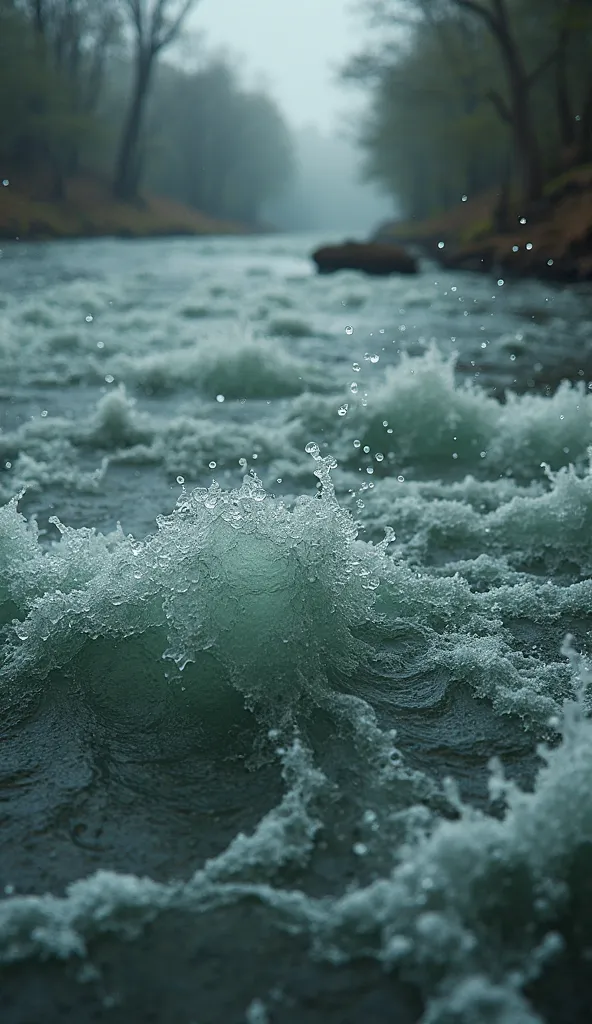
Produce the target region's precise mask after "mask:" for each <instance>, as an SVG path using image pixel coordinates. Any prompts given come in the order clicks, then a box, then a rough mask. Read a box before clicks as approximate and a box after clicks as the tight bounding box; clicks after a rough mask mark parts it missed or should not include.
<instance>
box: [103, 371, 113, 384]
mask: <svg viewBox="0 0 592 1024" xmlns="http://www.w3.org/2000/svg"><path fill="white" fill-rule="evenodd" d="M105 380H106V382H107V384H112V383H113V381H114V380H115V377H114V376H113V374H112V373H107V374H105Z"/></svg>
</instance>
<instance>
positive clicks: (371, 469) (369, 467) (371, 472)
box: [366, 466, 374, 476]
mask: <svg viewBox="0 0 592 1024" xmlns="http://www.w3.org/2000/svg"><path fill="white" fill-rule="evenodd" d="M366 472H367V474H368V476H372V474H373V472H374V467H373V466H366Z"/></svg>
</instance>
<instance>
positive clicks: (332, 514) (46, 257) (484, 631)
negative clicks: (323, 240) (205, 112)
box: [0, 237, 592, 1024]
mask: <svg viewBox="0 0 592 1024" xmlns="http://www.w3.org/2000/svg"><path fill="white" fill-rule="evenodd" d="M313 241H314V240H312V239H305V238H296V237H294V238H290V237H285V238H283V237H279V238H278V237H274V238H268V239H265V238H261V239H255V240H253V239H239V240H228V239H224V240H207V241H195V240H191V241H189V240H184V241H174V242H166V241H165V242H163V241H159V242H146V243H125V242H111V241H105V242H92V243H90V242H89V243H71V244H60V245H45V246H24V247H20V246H13V247H8V248H7V249H5V250H4V253H3V254H2V258H1V259H0V281H1V291H0V359H1V366H2V376H1V378H0V417H1V418H0V423H1V425H2V430H1V431H0V467H2V468H1V470H0V496H1V497H2V500H3V502H4V507H3V508H1V509H0V638H1V640H2V644H3V646H2V653H1V655H0V707H1V709H2V712H3V715H2V721H3V726H2V737H3V743H2V746H1V748H0V790H1V799H2V805H1V807H2V810H1V820H2V831H1V833H0V885H1V886H2V887H4V899H3V900H2V901H1V902H0V961H1V962H2V963H3V965H4V966H3V968H2V970H3V986H2V994H0V1007H2V1010H3V1014H4V1016H3V1020H4V1019H6V1020H9V1021H11V1022H16V1024H25V1022H28V1024H37V1022H39V1024H41V1021H43V1024H48V1022H53V1021H56V1022H57V1021H58V1020H59V1021H61V1022H63V1021H68V1022H72V1024H74V1022H76V1024H79V1022H80V1024H84V1022H86V1021H95V1020H103V1019H105V1020H110V1021H116V1022H119V1021H121V1022H122V1024H123V1022H124V1021H125V1022H128V1021H130V1020H142V1021H143V1020H146V1021H149V1020H154V1021H158V1022H163V1021H166V1022H168V1021H171V1022H172V1021H175V1022H176V1024H190V1022H195V1024H198V1022H199V1024H209V1022H212V1024H213V1022H217V1021H222V1020H223V1021H225V1022H226V1021H228V1022H234V1021H236V1022H239V1021H246V1022H247V1024H265V1022H276V1021H277V1022H282V1024H283V1022H286V1024H288V1022H290V1024H291V1022H297V1021H305V1022H307V1024H309V1022H310V1024H316V1022H317V1021H319V1022H320V1021H327V1020H331V1021H335V1022H347V1021H351V1022H352V1024H361V1022H366V1021H380V1022H385V1024H386V1022H387V1021H389V1022H390V1021H392V1020H397V1021H400V1022H406V1021H410V1022H411V1021H419V1020H421V1021H423V1022H424V1024H449V1022H454V1024H456V1022H459V1024H461V1022H462V1024H464V1022H466V1024H473V1022H475V1024H480V1022H483V1024H486V1022H495V1024H527V1022H528V1024H532V1022H535V1021H549V1022H555V1021H557V1022H562V1024H563V1022H564V1021H568V1020H570V1021H571V1020H573V1021H584V1020H587V1019H588V1018H587V1016H586V1013H587V1009H586V1007H587V1005H588V1002H589V997H590V996H591V995H592V993H590V991H589V989H588V987H587V982H586V978H587V974H588V973H589V956H590V955H591V951H592V934H591V933H590V925H589V921H590V919H591V918H590V910H591V909H592V907H591V906H590V883H589V881H588V878H589V855H590V850H592V745H591V742H590V741H591V737H592V731H591V728H590V724H589V721H588V718H587V711H588V704H589V699H588V694H587V684H588V681H589V669H588V667H587V662H586V657H587V654H588V652H589V649H590V628H591V626H592V583H591V580H590V568H591V564H592V550H591V547H590V528H591V526H592V477H591V475H590V468H589V449H590V446H591V445H592V398H591V397H590V394H589V390H590V389H589V388H588V376H589V374H588V367H589V365H590V355H589V353H590V350H591V348H592V293H591V292H590V291H589V290H586V289H581V290H580V289H571V290H569V291H562V290H559V289H552V288H550V287H549V286H547V285H544V286H543V285H541V284H537V283H526V284H525V283H521V284H520V285H519V286H517V285H516V286H514V285H510V284H508V283H504V282H496V281H491V280H489V279H487V278H479V277H469V276H466V275H458V274H452V273H450V272H446V273H444V272H442V271H441V270H439V269H438V270H436V269H434V268H431V267H429V266H427V267H426V268H425V269H424V271H423V273H422V274H421V275H420V276H419V277H417V278H416V279H412V280H410V279H408V278H407V279H401V280H399V279H396V278H393V279H387V280H375V281H374V280H370V279H365V278H362V277H361V276H359V275H357V274H355V273H349V272H348V273H343V274H340V275H336V276H335V277H332V278H324V277H323V278H318V277H316V276H315V275H314V274H313V272H312V267H311V264H310V263H309V261H308V260H307V258H306V254H307V252H308V251H309V250H310V248H311V247H312V245H313ZM457 365H458V367H459V369H455V367H456V366H457ZM565 367H569V375H570V377H571V378H572V380H573V381H574V382H575V383H564V384H561V385H560V386H559V388H558V389H556V390H554V388H555V384H556V382H557V381H558V380H559V379H560V378H561V376H562V372H564V371H565ZM545 385H549V387H548V388H547V393H545ZM551 385H552V386H551ZM506 388H511V389H512V392H511V393H508V395H507V396H506V399H505V401H499V400H498V398H504V391H505V389H506ZM566 638H568V639H566Z"/></svg>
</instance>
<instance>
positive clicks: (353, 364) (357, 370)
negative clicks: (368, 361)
mask: <svg viewBox="0 0 592 1024" xmlns="http://www.w3.org/2000/svg"><path fill="white" fill-rule="evenodd" d="M352 370H354V371H355V372H356V373H359V372H360V364H359V363H352Z"/></svg>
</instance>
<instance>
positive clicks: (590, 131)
mask: <svg viewBox="0 0 592 1024" xmlns="http://www.w3.org/2000/svg"><path fill="white" fill-rule="evenodd" d="M579 129H580V130H579V132H578V158H577V163H579V164H588V163H590V161H592V82H590V83H589V85H588V92H587V95H586V97H585V99H584V105H583V107H582V113H581V114H580V121H579Z"/></svg>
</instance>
